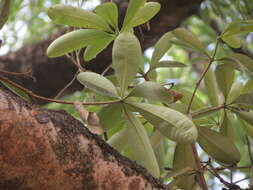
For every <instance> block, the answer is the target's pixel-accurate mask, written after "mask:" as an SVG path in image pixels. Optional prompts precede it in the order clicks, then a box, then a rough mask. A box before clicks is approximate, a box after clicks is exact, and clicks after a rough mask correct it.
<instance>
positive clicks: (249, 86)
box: [241, 79, 253, 94]
mask: <svg viewBox="0 0 253 190" xmlns="http://www.w3.org/2000/svg"><path fill="white" fill-rule="evenodd" d="M252 90H253V79H249V80H247V82H246V84H245V85H244V87H243V89H242V92H241V93H242V94H247V93H249V92H250V91H252Z"/></svg>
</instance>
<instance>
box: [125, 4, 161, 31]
mask: <svg viewBox="0 0 253 190" xmlns="http://www.w3.org/2000/svg"><path fill="white" fill-rule="evenodd" d="M160 8H161V5H160V4H159V3H157V2H148V3H145V5H144V6H143V7H141V8H140V10H139V11H138V12H137V13H136V15H135V17H134V18H133V19H132V20H131V22H130V23H129V27H135V26H138V25H141V24H144V23H146V22H148V21H149V20H150V19H152V18H153V17H154V16H155V15H156V14H157V13H158V12H159V10H160Z"/></svg>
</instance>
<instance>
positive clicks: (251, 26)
mask: <svg viewBox="0 0 253 190" xmlns="http://www.w3.org/2000/svg"><path fill="white" fill-rule="evenodd" d="M248 32H253V20H239V21H233V22H231V23H230V24H229V25H228V26H227V27H226V29H225V30H224V32H223V33H222V35H221V36H222V38H223V37H226V36H232V35H237V34H245V33H248Z"/></svg>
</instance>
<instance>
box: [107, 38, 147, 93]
mask: <svg viewBox="0 0 253 190" xmlns="http://www.w3.org/2000/svg"><path fill="white" fill-rule="evenodd" d="M141 61H142V51H141V46H140V42H139V41H138V39H137V38H136V37H135V36H134V34H131V33H121V34H120V35H119V36H118V37H117V38H116V40H115V42H114V45H113V50H112V62H113V66H114V69H115V74H116V77H117V79H118V82H119V85H120V88H121V93H122V95H123V94H124V92H125V91H126V89H127V88H128V85H129V84H130V83H131V82H132V81H133V80H134V78H135V76H136V73H137V72H138V70H139V65H140V64H141Z"/></svg>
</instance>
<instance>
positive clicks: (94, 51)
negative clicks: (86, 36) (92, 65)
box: [84, 35, 115, 61]
mask: <svg viewBox="0 0 253 190" xmlns="http://www.w3.org/2000/svg"><path fill="white" fill-rule="evenodd" d="M114 38H115V37H114V36H112V35H108V36H106V37H105V38H104V39H99V40H98V41H97V43H93V45H88V46H87V48H86V49H85V52H84V60H85V61H90V60H92V59H94V58H95V57H96V56H97V55H98V54H99V53H100V52H101V51H103V50H104V49H105V48H106V47H107V46H108V45H109V44H110V43H111V42H112V41H113V40H114Z"/></svg>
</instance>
